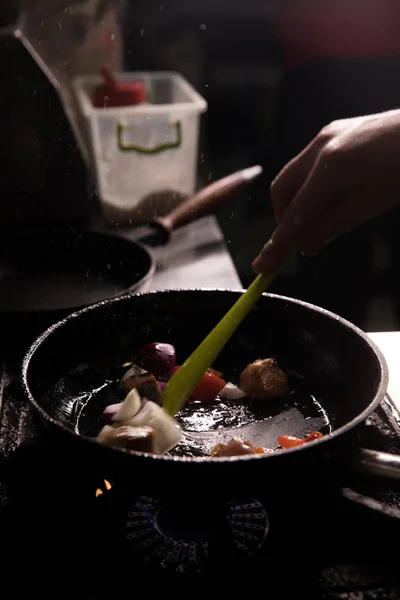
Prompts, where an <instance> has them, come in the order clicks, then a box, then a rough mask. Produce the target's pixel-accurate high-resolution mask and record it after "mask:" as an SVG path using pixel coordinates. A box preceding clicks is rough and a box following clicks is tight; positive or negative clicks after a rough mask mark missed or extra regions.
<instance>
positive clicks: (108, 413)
mask: <svg viewBox="0 0 400 600" xmlns="http://www.w3.org/2000/svg"><path fill="white" fill-rule="evenodd" d="M121 404H122V403H121V402H118V404H109V405H108V406H106V407H105V409H104V410H103V419H104V420H105V421H106V423H112V422H113V421H115V417H116V415H117V414H118V411H119V409H120V408H121Z"/></svg>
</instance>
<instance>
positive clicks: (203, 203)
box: [150, 165, 262, 243]
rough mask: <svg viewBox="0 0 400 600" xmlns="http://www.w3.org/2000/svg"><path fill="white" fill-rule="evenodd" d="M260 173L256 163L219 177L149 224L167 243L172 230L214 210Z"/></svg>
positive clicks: (260, 168) (260, 169)
mask: <svg viewBox="0 0 400 600" xmlns="http://www.w3.org/2000/svg"><path fill="white" fill-rule="evenodd" d="M261 173H262V167H260V166H259V165H256V166H254V167H249V168H248V169H243V170H242V171H237V172H235V173H232V174H231V175H228V176H227V177H224V178H222V179H219V180H218V181H215V182H214V183H211V184H210V185H208V186H206V187H205V188H203V189H202V190H200V191H199V192H197V193H196V194H195V195H194V196H191V198H189V199H188V200H186V201H185V202H182V204H180V205H179V206H178V207H176V208H174V210H172V211H171V212H170V213H169V214H168V215H166V216H165V217H159V218H158V219H156V220H155V221H153V223H151V224H150V225H151V227H152V228H154V229H156V230H157V231H159V232H160V233H161V234H162V237H163V240H162V241H163V243H167V242H168V240H169V237H170V235H171V233H172V232H173V231H175V230H176V229H178V228H179V227H182V226H183V225H188V224H189V223H192V222H193V221H195V220H197V219H200V217H204V216H205V215H208V214H210V213H212V212H214V211H215V210H216V209H217V208H218V207H219V206H220V205H222V204H223V203H224V202H225V201H226V200H228V199H229V198H230V197H231V196H233V195H234V194H236V193H238V192H239V191H240V190H241V189H244V188H246V187H247V186H248V185H250V183H252V182H253V181H254V180H255V179H256V178H257V177H258V176H259V175H261Z"/></svg>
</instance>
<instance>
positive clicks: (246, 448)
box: [211, 437, 273, 457]
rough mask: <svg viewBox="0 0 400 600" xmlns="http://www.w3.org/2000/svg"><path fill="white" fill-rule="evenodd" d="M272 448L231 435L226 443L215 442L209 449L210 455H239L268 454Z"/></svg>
mask: <svg viewBox="0 0 400 600" xmlns="http://www.w3.org/2000/svg"><path fill="white" fill-rule="evenodd" d="M270 452H273V450H271V449H269V448H263V447H262V446H253V445H252V444H251V442H249V440H248V439H247V438H243V439H241V438H238V437H233V438H232V439H230V440H229V442H228V443H227V444H217V445H216V446H214V448H213V449H212V450H211V456H214V457H221V456H241V455H244V454H269V453H270Z"/></svg>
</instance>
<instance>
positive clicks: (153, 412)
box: [121, 390, 182, 454]
mask: <svg viewBox="0 0 400 600" xmlns="http://www.w3.org/2000/svg"><path fill="white" fill-rule="evenodd" d="M132 391H133V390H132ZM131 393H132V392H131ZM121 425H129V426H131V427H143V426H148V427H151V428H152V429H153V430H154V432H155V439H154V451H155V453H156V454H165V452H168V450H171V448H173V447H174V446H176V445H177V444H178V443H179V442H180V441H181V439H182V433H181V430H180V429H179V427H178V425H177V423H176V421H175V419H173V418H172V417H170V416H169V415H167V413H166V412H165V411H164V409H163V408H161V406H158V404H155V403H154V402H150V401H148V402H146V404H144V406H143V408H142V409H141V410H140V412H139V413H137V414H136V415H135V416H134V417H132V418H130V419H128V420H126V421H124V422H122V423H121Z"/></svg>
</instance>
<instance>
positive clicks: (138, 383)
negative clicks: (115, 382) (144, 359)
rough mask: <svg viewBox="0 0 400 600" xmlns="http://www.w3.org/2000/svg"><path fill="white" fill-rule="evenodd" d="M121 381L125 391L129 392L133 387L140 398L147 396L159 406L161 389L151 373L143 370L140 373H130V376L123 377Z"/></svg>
mask: <svg viewBox="0 0 400 600" xmlns="http://www.w3.org/2000/svg"><path fill="white" fill-rule="evenodd" d="M121 383H122V385H123V387H124V388H125V390H126V391H127V392H130V390H132V389H134V388H135V389H137V391H138V392H139V395H140V396H141V398H147V399H148V400H151V401H152V402H155V403H156V404H159V405H160V406H161V404H162V395H161V390H160V388H159V386H158V383H157V380H156V378H155V377H154V375H152V374H151V373H147V372H146V371H143V372H142V373H141V374H140V375H132V376H131V377H125V379H124V378H123V379H122V381H121Z"/></svg>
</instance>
